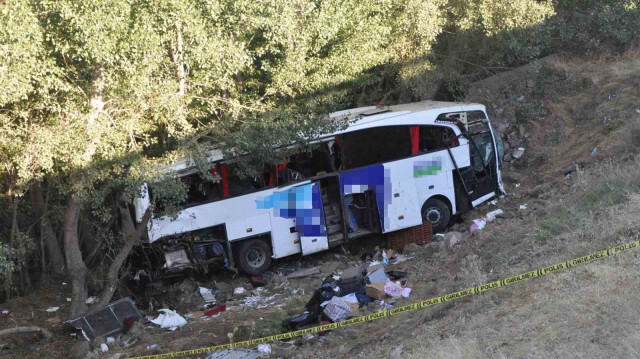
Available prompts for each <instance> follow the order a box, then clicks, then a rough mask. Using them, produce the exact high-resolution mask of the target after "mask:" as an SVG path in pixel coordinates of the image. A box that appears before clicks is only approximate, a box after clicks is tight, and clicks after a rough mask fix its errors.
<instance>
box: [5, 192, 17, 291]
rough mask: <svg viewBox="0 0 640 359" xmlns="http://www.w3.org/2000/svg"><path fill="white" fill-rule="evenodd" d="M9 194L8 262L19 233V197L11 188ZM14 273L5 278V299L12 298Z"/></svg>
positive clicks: (10, 260)
mask: <svg viewBox="0 0 640 359" xmlns="http://www.w3.org/2000/svg"><path fill="white" fill-rule="evenodd" d="M8 194H9V196H10V198H11V233H10V235H9V258H7V260H8V262H9V263H11V262H13V245H14V243H15V239H16V235H17V234H18V199H17V198H16V197H15V196H13V194H12V193H11V190H9V193H8ZM12 282H13V273H12V272H10V273H7V275H6V276H5V278H4V299H5V300H9V299H11V298H12V294H13V291H12V290H11V285H12V284H13V283H12Z"/></svg>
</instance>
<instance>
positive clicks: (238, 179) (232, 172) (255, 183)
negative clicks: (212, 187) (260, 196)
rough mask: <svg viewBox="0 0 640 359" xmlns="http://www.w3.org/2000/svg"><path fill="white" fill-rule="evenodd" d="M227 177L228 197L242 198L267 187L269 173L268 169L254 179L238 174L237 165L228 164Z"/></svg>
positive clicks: (238, 168) (238, 167)
mask: <svg viewBox="0 0 640 359" xmlns="http://www.w3.org/2000/svg"><path fill="white" fill-rule="evenodd" d="M227 166H228V169H227V176H228V178H229V179H228V181H229V196H230V197H234V196H242V195H243V194H247V193H251V192H254V191H257V190H260V189H263V188H267V187H269V178H270V175H271V172H270V171H269V169H266V170H265V171H262V172H261V173H259V174H258V175H256V176H255V177H250V176H249V175H247V174H244V173H240V171H241V170H240V166H239V165H238V164H237V163H232V164H228V165H227Z"/></svg>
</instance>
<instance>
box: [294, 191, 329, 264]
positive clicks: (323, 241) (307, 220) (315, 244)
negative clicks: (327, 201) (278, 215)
mask: <svg viewBox="0 0 640 359" xmlns="http://www.w3.org/2000/svg"><path fill="white" fill-rule="evenodd" d="M287 192H288V196H287V199H288V200H287V202H288V203H287V205H286V206H287V207H288V212H289V213H288V215H289V216H293V217H295V224H296V231H297V232H298V235H299V238H300V246H301V249H302V255H307V254H311V253H316V252H320V251H324V250H327V249H329V238H328V235H327V227H326V222H325V216H324V209H323V205H322V192H321V190H320V183H319V182H312V183H305V184H302V185H298V186H294V187H292V188H289V189H288V190H287ZM292 209H293V210H292Z"/></svg>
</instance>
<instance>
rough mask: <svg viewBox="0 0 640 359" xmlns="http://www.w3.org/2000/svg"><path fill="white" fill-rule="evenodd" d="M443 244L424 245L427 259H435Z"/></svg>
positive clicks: (430, 243) (431, 243)
mask: <svg viewBox="0 0 640 359" xmlns="http://www.w3.org/2000/svg"><path fill="white" fill-rule="evenodd" d="M443 244H444V241H443V242H429V243H427V244H425V245H424V253H425V255H426V256H427V257H434V254H436V253H438V252H440V251H441V250H442V246H443Z"/></svg>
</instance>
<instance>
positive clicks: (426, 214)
mask: <svg viewBox="0 0 640 359" xmlns="http://www.w3.org/2000/svg"><path fill="white" fill-rule="evenodd" d="M450 218H451V210H450V209H449V206H447V204H446V203H444V201H442V200H441V199H438V198H429V200H427V201H426V202H425V203H424V205H423V206H422V220H423V221H424V222H426V221H429V222H431V231H432V232H433V233H434V234H435V233H442V232H444V231H445V230H446V229H447V226H448V225H449V219H450Z"/></svg>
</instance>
